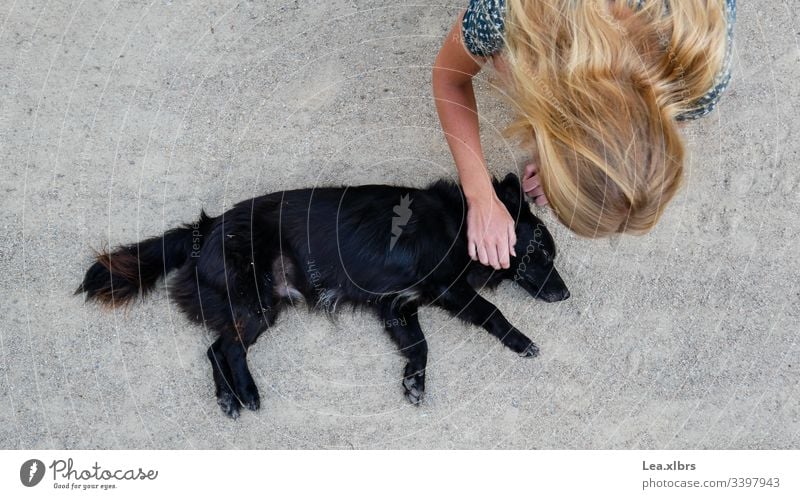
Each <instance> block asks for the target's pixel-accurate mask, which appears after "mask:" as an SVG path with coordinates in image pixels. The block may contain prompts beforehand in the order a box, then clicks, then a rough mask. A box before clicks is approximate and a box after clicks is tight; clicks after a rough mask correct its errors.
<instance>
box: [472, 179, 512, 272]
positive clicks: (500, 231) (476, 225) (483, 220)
mask: <svg viewBox="0 0 800 499" xmlns="http://www.w3.org/2000/svg"><path fill="white" fill-rule="evenodd" d="M516 243H517V234H516V232H515V231H514V220H513V219H512V218H511V215H510V214H509V213H508V209H506V207H505V205H504V204H503V203H502V202H500V200H499V199H498V198H497V195H495V193H494V192H492V193H491V194H490V195H489V196H482V197H481V198H478V199H474V200H470V201H469V206H468V210H467V249H468V251H469V257H470V258H472V259H473V260H479V261H480V262H481V263H482V264H483V265H488V266H492V267H493V268H494V269H496V270H500V269H501V268H502V269H507V268H509V267H510V266H511V258H510V256H509V255H513V256H517V253H516V252H515V251H514V245H515V244H516Z"/></svg>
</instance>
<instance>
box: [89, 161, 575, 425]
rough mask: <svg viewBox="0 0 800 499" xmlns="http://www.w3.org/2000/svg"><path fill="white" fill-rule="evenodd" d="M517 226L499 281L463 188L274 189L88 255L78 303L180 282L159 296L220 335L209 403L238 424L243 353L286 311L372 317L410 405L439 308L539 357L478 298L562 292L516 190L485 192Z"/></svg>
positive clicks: (245, 396) (543, 232) (246, 380)
mask: <svg viewBox="0 0 800 499" xmlns="http://www.w3.org/2000/svg"><path fill="white" fill-rule="evenodd" d="M493 183H494V188H495V191H496V193H497V195H498V197H499V199H500V200H501V201H502V202H503V203H504V204H505V205H506V207H507V208H508V209H509V212H510V213H511V215H512V217H514V218H515V220H516V234H517V244H516V247H515V250H516V254H517V256H516V257H513V258H512V260H511V266H510V268H509V269H507V270H501V271H495V270H493V269H491V268H489V267H485V266H483V265H481V264H480V263H479V262H474V261H472V260H470V258H469V256H468V254H467V239H466V202H465V199H464V197H463V195H462V193H461V190H460V189H459V187H458V186H457V185H455V184H453V183H450V182H446V181H439V182H436V183H434V184H432V185H430V186H429V187H428V188H426V189H412V188H408V187H393V186H387V185H365V186H358V187H342V188H318V189H300V190H294V191H283V192H276V193H272V194H267V195H265V196H260V197H257V198H253V199H249V200H247V201H242V202H240V203H238V204H236V205H235V206H234V207H233V208H231V209H230V210H228V211H226V212H225V213H223V214H222V215H220V216H218V217H213V218H212V217H209V216H207V215H206V214H205V213H201V215H200V220H198V221H197V222H196V223H194V224H191V225H185V226H183V227H179V228H175V229H172V230H169V231H167V232H166V233H164V235H163V236H161V237H154V238H151V239H147V240H144V241H141V242H139V243H136V244H131V245H129V246H122V247H118V248H116V249H115V250H114V251H111V252H110V253H103V254H100V255H98V256H97V261H96V262H95V263H94V264H93V265H92V266H91V267H90V268H89V270H88V271H87V272H86V276H85V277H84V279H83V283H82V284H81V285H80V286H79V287H78V289H77V291H76V294H79V293H86V299H87V300H96V301H98V302H101V303H104V304H107V305H110V306H117V305H120V304H124V303H127V302H129V301H131V300H133V299H135V298H136V297H137V296H140V295H144V294H145V293H147V292H148V291H150V290H152V289H153V288H154V287H155V285H156V283H157V281H158V279H159V278H160V277H161V276H163V275H166V274H168V273H169V272H171V271H173V270H176V271H177V273H176V275H175V276H174V278H173V279H172V280H171V282H170V283H169V286H168V288H169V294H170V297H171V298H172V300H174V301H175V302H176V303H177V304H178V306H179V307H180V309H181V310H182V311H183V312H184V313H185V314H186V315H187V316H188V317H189V318H190V319H191V320H192V321H194V322H197V323H199V324H205V325H206V326H207V327H209V328H210V329H212V330H214V331H216V333H217V334H218V335H219V337H218V338H217V340H216V341H214V343H213V344H212V345H211V347H210V348H209V349H208V358H209V360H210V361H211V369H212V371H213V375H214V383H215V384H216V395H217V401H218V403H219V405H220V407H222V410H223V411H224V412H225V414H227V415H228V416H230V417H232V418H237V417H238V416H239V409H240V408H241V407H242V406H244V407H247V408H248V409H251V410H256V409H258V408H259V405H260V399H259V394H258V389H257V388H256V384H255V381H254V380H253V377H252V376H251V375H250V371H249V370H248V368H247V349H248V347H249V346H250V345H252V344H253V343H254V342H255V341H256V339H257V338H258V336H259V335H260V334H261V333H262V332H263V331H264V330H266V329H267V328H268V327H270V326H271V325H272V324H273V323H274V322H275V319H276V317H277V316H278V313H279V312H280V311H281V309H282V308H284V307H285V306H287V305H294V304H296V303H297V302H298V301H304V302H306V303H308V304H309V305H310V306H312V307H313V308H317V309H323V310H325V311H329V312H333V311H335V309H336V308H337V305H338V304H342V303H349V304H352V305H355V306H360V307H364V308H369V309H372V310H374V311H375V312H376V313H377V314H378V315H379V316H380V318H381V320H382V322H383V324H384V325H385V327H386V329H387V331H388V333H389V335H390V336H391V337H392V339H393V340H394V341H395V342H396V343H397V345H398V346H399V348H400V350H401V351H402V353H403V354H404V356H405V357H406V358H407V359H408V363H407V365H406V367H405V372H404V373H403V380H402V386H403V389H404V390H405V394H406V397H407V398H408V400H409V401H411V402H412V403H414V404H417V403H419V402H420V401H421V400H422V396H423V393H424V391H425V366H426V362H427V358H428V347H427V344H426V342H425V336H424V334H423V332H422V329H421V328H420V325H419V321H418V319H417V311H418V308H419V306H420V305H436V306H439V307H441V308H443V309H445V310H447V311H448V312H450V313H452V314H454V315H455V316H457V317H459V318H461V319H463V320H465V321H467V322H470V323H472V324H476V325H478V326H481V327H483V328H484V329H486V330H487V331H488V332H489V333H490V334H492V335H494V336H496V337H497V338H498V339H499V340H500V341H501V342H503V344H504V345H505V346H507V347H508V348H510V349H511V350H513V351H515V352H517V353H518V354H519V355H521V356H523V357H533V356H535V355H536V354H537V353H538V351H539V349H538V348H537V346H536V345H535V344H534V343H533V342H532V341H531V340H530V339H528V337H527V336H525V335H524V334H522V333H521V332H520V331H518V330H517V329H516V328H515V327H514V326H512V325H511V323H509V322H508V320H506V318H505V317H503V315H502V314H501V313H500V312H499V311H498V309H497V307H495V306H494V305H493V304H491V303H490V302H488V301H486V300H485V299H484V298H482V297H481V295H479V294H478V292H477V291H476V289H481V288H483V287H490V288H491V287H494V286H497V285H498V284H499V283H500V282H501V281H503V280H505V279H508V280H513V281H514V282H516V283H518V284H519V285H520V287H522V288H523V289H524V290H526V291H527V292H528V293H529V294H530V295H531V296H533V297H535V298H539V299H541V300H544V301H547V302H555V301H560V300H564V299H566V298H568V297H569V291H568V290H567V287H566V286H565V284H564V281H562V279H561V277H560V276H559V274H558V272H557V271H556V269H555V268H554V267H553V260H554V259H555V257H556V248H555V244H554V242H553V238H552V237H551V236H550V233H549V232H548V231H547V229H546V228H545V226H544V224H543V223H542V222H541V221H540V220H539V219H538V218H536V217H535V216H534V215H533V214H532V213H531V212H530V209H529V206H528V203H527V202H525V201H524V198H523V193H522V189H521V187H520V183H519V179H518V178H517V176H516V175H514V174H509V175H508V176H506V178H505V179H504V180H503V181H502V182H498V181H497V180H494V182H493Z"/></svg>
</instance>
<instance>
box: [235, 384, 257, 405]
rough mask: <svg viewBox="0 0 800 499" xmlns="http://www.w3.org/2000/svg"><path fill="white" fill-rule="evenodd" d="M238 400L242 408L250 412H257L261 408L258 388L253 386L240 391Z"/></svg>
mask: <svg viewBox="0 0 800 499" xmlns="http://www.w3.org/2000/svg"><path fill="white" fill-rule="evenodd" d="M239 400H240V401H241V403H242V406H244V407H246V408H248V409H250V410H251V411H257V410H258V409H259V408H260V407H261V397H260V396H259V394H258V388H256V385H254V384H250V385H247V388H245V389H243V390H240V394H239Z"/></svg>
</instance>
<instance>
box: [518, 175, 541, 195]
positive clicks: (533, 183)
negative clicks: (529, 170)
mask: <svg viewBox="0 0 800 499" xmlns="http://www.w3.org/2000/svg"><path fill="white" fill-rule="evenodd" d="M541 186H542V180H541V178H540V177H539V174H538V173H537V174H535V175H533V176H532V177H529V178H527V179H525V180H523V181H522V190H523V191H525V192H527V193H528V194H530V193H531V191H533V190H534V189H536V188H537V187H541Z"/></svg>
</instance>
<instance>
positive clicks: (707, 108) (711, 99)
mask: <svg viewBox="0 0 800 499" xmlns="http://www.w3.org/2000/svg"><path fill="white" fill-rule="evenodd" d="M725 14H726V17H727V25H728V26H727V28H728V34H727V39H726V41H725V58H724V59H723V61H724V62H723V64H722V70H721V71H720V72H719V74H718V75H717V78H716V79H715V80H714V83H713V84H712V86H711V88H710V89H709V90H708V92H706V94H705V95H703V96H702V97H700V98H699V99H697V100H696V101H695V102H694V103H692V105H691V106H690V109H689V110H687V111H684V112H683V113H681V114H679V115H678V116H677V119H678V121H686V120H694V119H697V118H702V117H703V116H705V115H707V114H708V113H710V112H711V111H713V110H714V108H715V107H716V105H717V102H719V99H720V97H722V94H723V92H725V90H726V89H727V88H728V84H729V83H730V81H731V61H732V59H733V57H732V53H733V27H734V25H735V24H736V0H725Z"/></svg>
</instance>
